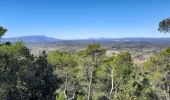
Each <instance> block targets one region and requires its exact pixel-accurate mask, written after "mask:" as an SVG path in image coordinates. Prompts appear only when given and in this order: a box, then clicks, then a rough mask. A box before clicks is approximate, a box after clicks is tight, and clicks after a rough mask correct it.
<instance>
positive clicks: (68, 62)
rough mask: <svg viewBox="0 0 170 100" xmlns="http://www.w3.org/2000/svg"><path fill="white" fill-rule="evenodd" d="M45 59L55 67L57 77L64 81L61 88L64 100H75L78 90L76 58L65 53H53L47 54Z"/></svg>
mask: <svg viewBox="0 0 170 100" xmlns="http://www.w3.org/2000/svg"><path fill="white" fill-rule="evenodd" d="M47 59H48V62H49V63H50V64H52V65H53V66H54V67H55V69H56V72H57V74H58V76H59V77H61V78H62V79H63V80H64V84H63V85H62V87H61V90H62V91H63V94H64V98H65V99H66V100H72V99H75V97H76V92H77V91H78V88H79V87H78V82H77V79H76V77H77V74H76V73H77V72H76V67H77V59H76V56H75V55H73V54H70V53H67V52H61V51H53V52H50V53H49V54H48V56H47ZM62 91H61V92H62ZM59 94H61V93H59Z"/></svg>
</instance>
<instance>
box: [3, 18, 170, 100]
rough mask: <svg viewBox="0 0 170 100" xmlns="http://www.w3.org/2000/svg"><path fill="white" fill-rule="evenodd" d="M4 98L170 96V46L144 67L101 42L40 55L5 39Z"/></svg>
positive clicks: (138, 99) (133, 99)
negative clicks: (102, 45)
mask: <svg viewBox="0 0 170 100" xmlns="http://www.w3.org/2000/svg"><path fill="white" fill-rule="evenodd" d="M169 25H170V20H169V19H165V20H163V21H161V22H160V24H159V31H163V32H170V30H169ZM6 31H7V30H6V29H5V28H3V27H0V37H1V36H3V35H4V33H5V32H6ZM0 100H170V47H168V48H165V49H163V50H162V51H161V52H160V53H159V54H157V55H155V56H153V57H150V59H148V60H147V61H146V62H145V63H144V65H141V66H138V65H136V64H134V63H133V60H132V57H131V54H130V53H129V52H126V51H124V52H120V53H118V54H116V55H112V56H106V49H105V48H102V47H101V46H100V44H89V45H88V46H87V48H86V49H83V50H79V51H76V52H71V51H59V50H56V51H51V52H49V53H46V51H43V52H42V53H41V54H40V55H38V56H35V55H33V54H31V53H30V50H29V49H28V48H27V47H25V46H24V45H23V43H21V42H17V43H15V44H11V43H9V42H8V43H3V44H0Z"/></svg>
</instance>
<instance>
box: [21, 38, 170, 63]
mask: <svg viewBox="0 0 170 100" xmlns="http://www.w3.org/2000/svg"><path fill="white" fill-rule="evenodd" d="M92 43H100V44H101V46H102V47H103V48H106V49H107V52H106V55H107V56H110V55H114V54H117V53H118V52H120V51H128V52H130V53H131V54H132V57H133V59H134V63H136V64H141V63H143V62H144V61H146V59H148V58H149V57H150V56H152V55H155V54H157V53H158V52H159V51H160V50H161V49H163V48H165V47H168V46H170V39H141V40H140V39H131V40H128V39H124V40H117V41H116V40H115V39H114V40H63V41H56V42H25V43H24V44H25V45H26V46H27V47H28V48H30V49H31V53H33V54H35V55H38V54H39V53H40V52H42V50H46V51H47V53H48V52H50V51H54V50H65V51H72V52H75V51H78V50H81V49H84V48H86V47H87V45H89V44H92Z"/></svg>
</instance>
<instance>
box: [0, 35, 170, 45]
mask: <svg viewBox="0 0 170 100" xmlns="http://www.w3.org/2000/svg"><path fill="white" fill-rule="evenodd" d="M17 41H23V42H36V43H37V42H57V41H65V42H66V41H77V42H79V41H81V42H82V41H84V42H100V41H101V42H102V41H106V42H107V41H110V42H111V41H117V42H131V41H132V42H135V41H139V42H140V41H148V42H170V38H142V37H141V38H140V37H139V38H104V37H99V38H89V39H74V40H61V39H56V38H53V37H47V36H42V35H34V36H22V37H12V38H2V39H0V42H17Z"/></svg>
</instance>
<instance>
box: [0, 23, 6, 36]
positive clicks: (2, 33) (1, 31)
mask: <svg viewBox="0 0 170 100" xmlns="http://www.w3.org/2000/svg"><path fill="white" fill-rule="evenodd" d="M6 31H7V29H5V28H3V27H2V26H0V38H1V37H2V36H3V35H4V34H5V32H6Z"/></svg>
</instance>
